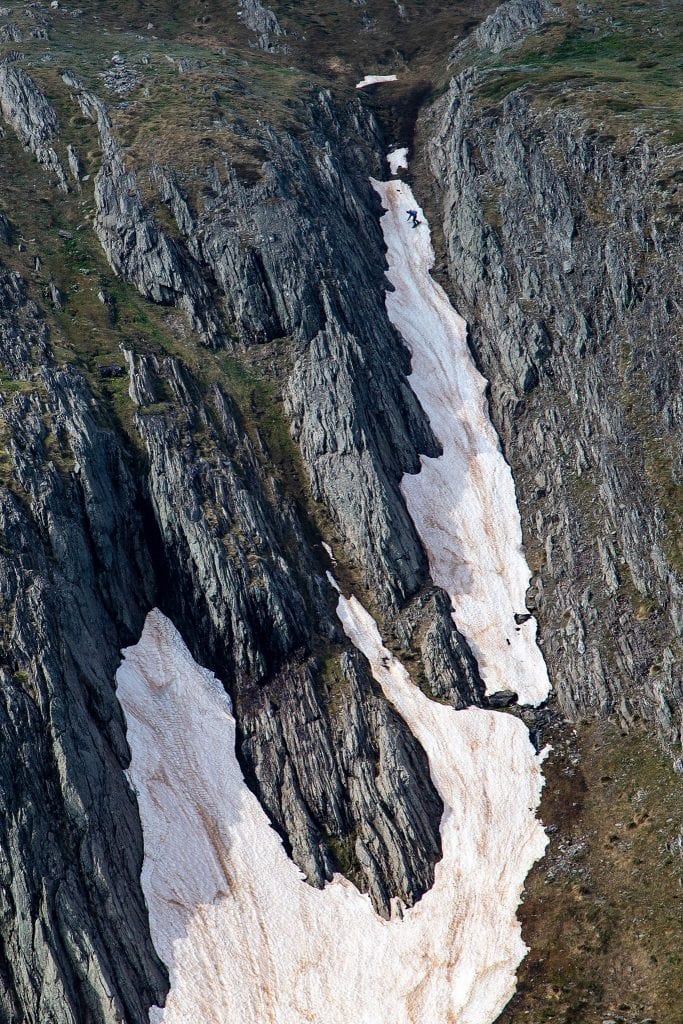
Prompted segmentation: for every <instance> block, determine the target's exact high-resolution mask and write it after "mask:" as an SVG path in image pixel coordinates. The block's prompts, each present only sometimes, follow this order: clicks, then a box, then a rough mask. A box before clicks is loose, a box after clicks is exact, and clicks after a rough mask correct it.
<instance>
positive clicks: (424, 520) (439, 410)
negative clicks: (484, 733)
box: [372, 179, 550, 704]
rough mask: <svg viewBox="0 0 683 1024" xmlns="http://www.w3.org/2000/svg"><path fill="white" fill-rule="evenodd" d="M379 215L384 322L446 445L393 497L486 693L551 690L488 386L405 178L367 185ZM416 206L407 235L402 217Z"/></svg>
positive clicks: (533, 695)
mask: <svg viewBox="0 0 683 1024" xmlns="http://www.w3.org/2000/svg"><path fill="white" fill-rule="evenodd" d="M372 185H373V187H374V189H375V191H376V192H377V193H378V194H379V196H380V197H381V199H382V203H383V205H384V208H385V210H386V213H385V214H384V215H383V217H382V220H381V225H382V230H383V232H384V240H385V242H386V246H387V261H388V264H389V270H388V274H387V276H388V278H389V280H390V281H391V283H392V285H393V286H394V288H395V291H393V292H387V295H386V306H387V312H388V314H389V319H390V320H391V322H392V323H393V324H394V325H395V326H396V327H397V328H398V330H399V331H400V333H401V335H402V336H403V338H404V339H405V341H406V344H407V345H408V348H409V349H410V352H411V354H412V373H411V375H410V377H409V383H410V386H411V388H412V389H413V391H414V392H415V394H416V395H417V397H418V399H419V401H420V403H421V405H422V408H423V409H424V410H425V412H426V413H427V416H428V417H429V421H430V423H431V426H432V430H433V431H434V433H435V434H436V436H437V437H438V439H439V441H440V442H441V445H442V447H443V455H442V456H440V457H439V458H435V459H432V458H427V457H425V456H422V457H421V463H422V468H421V470H420V472H419V473H418V474H416V475H413V476H410V475H408V476H404V477H403V481H402V483H401V491H402V493H403V496H404V498H405V500H406V504H407V506H408V510H409V512H410V515H411V517H412V519H413V522H414V523H415V527H416V529H417V531H418V533H419V535H420V537H421V539H422V542H423V544H424V546H425V549H426V551H427V556H428V558H429V565H430V570H431V574H432V579H433V580H434V582H435V583H436V584H437V585H438V586H440V587H443V589H444V590H445V591H446V592H447V593H448V594H449V596H450V599H451V604H452V608H453V620H454V622H455V624H456V626H457V627H458V629H459V630H460V632H461V633H462V634H463V635H464V636H465V637H466V639H467V641H468V643H469V645H470V647H471V648H472V651H473V653H474V655H475V657H476V659H477V663H478V665H479V671H480V672H481V675H482V679H483V680H484V683H485V685H486V690H487V692H488V693H493V692H495V691H497V690H514V691H516V693H517V694H518V696H519V700H520V703H525V704H539V703H541V702H542V701H543V700H545V699H546V697H547V696H548V693H549V692H550V681H549V679H548V672H547V669H546V665H545V662H544V660H543V656H542V655H541V652H540V650H539V648H538V646H537V644H536V620H535V619H534V618H533V616H530V615H529V614H528V612H527V609H526V603H525V598H526V591H527V589H528V586H529V580H530V578H531V573H530V570H529V567H528V565H527V562H526V558H525V556H524V551H523V548H522V528H521V523H520V519H519V511H518V508H517V499H516V495H515V485H514V482H513V479H512V473H511V472H510V467H509V466H508V464H507V463H506V461H505V459H504V457H503V453H502V452H501V449H500V444H499V441H498V436H497V434H496V432H495V430H494V427H493V425H492V423H491V421H490V419H489V414H488V405H487V401H486V394H485V391H486V380H485V379H484V377H482V375H481V374H480V373H479V371H478V370H477V368H476V366H475V364H474V361H473V359H472V356H471V355H470V351H469V349H468V347H467V331H466V324H465V321H464V320H463V319H462V317H460V316H459V315H458V314H457V313H456V312H455V310H454V309H453V307H452V306H451V304H450V302H449V300H448V296H447V295H446V293H445V292H444V290H443V288H441V287H440V285H438V284H437V283H436V282H435V281H434V280H433V279H432V277H431V275H430V273H429V272H430V270H431V268H432V266H433V265H434V251H433V249H432V245H431V241H430V232H429V226H428V224H427V221H426V220H425V216H424V212H423V211H422V210H421V209H420V207H419V205H418V203H417V201H416V200H415V197H414V196H413V193H412V190H411V189H410V188H409V187H408V185H406V184H405V183H404V182H402V181H386V182H380V181H375V180H374V179H372ZM411 209H412V210H417V211H418V218H419V221H420V226H419V227H417V228H413V227H412V226H411V224H410V222H409V221H408V219H407V211H408V210H411Z"/></svg>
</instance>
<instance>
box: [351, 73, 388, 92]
mask: <svg viewBox="0 0 683 1024" xmlns="http://www.w3.org/2000/svg"><path fill="white" fill-rule="evenodd" d="M395 81H397V76H396V75H366V76H365V78H364V79H363V80H362V81H361V82H358V84H357V85H356V89H367V87H368V86H369V85H380V84H381V83H382V82H395Z"/></svg>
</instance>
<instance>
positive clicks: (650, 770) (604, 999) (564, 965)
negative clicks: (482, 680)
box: [499, 722, 683, 1024]
mask: <svg viewBox="0 0 683 1024" xmlns="http://www.w3.org/2000/svg"><path fill="white" fill-rule="evenodd" d="M551 742H553V744H554V747H555V751H554V753H553V755H551V758H550V760H549V762H548V763H547V770H546V776H547V783H546V790H545V794H544V799H543V803H542V807H541V816H542V819H543V821H544V824H545V825H546V826H550V832H551V843H550V847H549V851H548V854H547V855H546V858H545V861H544V863H543V865H542V866H541V867H540V868H538V869H536V870H535V871H534V872H533V873H532V875H531V876H530V878H529V881H528V883H527V889H526V895H525V901H524V905H523V907H522V912H521V917H522V922H523V935H524V938H525V941H526V942H527V944H528V945H529V946H530V949H531V952H530V954H529V957H528V959H527V960H526V961H525V962H524V963H523V964H522V967H521V969H520V973H519V979H520V986H519V991H518V994H517V995H516V996H515V997H514V999H513V1000H512V1002H511V1003H510V1005H509V1007H508V1008H507V1010H506V1011H505V1012H504V1013H503V1015H502V1016H501V1017H500V1019H499V1024H517V1022H520V1021H525V1022H528V1024H542V1022H543V1024H550V1022H553V1024H594V1022H600V1021H603V1020H615V1021H624V1022H628V1024H632V1022H633V1024H635V1022H640V1021H643V1020H645V1019H647V1020H652V1021H656V1022H657V1024H681V1021H683V953H682V951H681V937H682V933H683V929H682V927H681V915H682V913H683V858H682V856H681V847H680V844H679V842H678V840H679V837H680V835H681V828H682V827H683V786H681V781H680V778H679V777H677V776H676V775H675V774H674V772H673V769H672V768H671V764H670V761H669V759H668V758H666V757H665V756H664V755H663V754H662V753H661V751H659V750H657V749H656V748H654V747H653V744H652V740H651V739H650V738H648V737H647V736H645V735H643V734H641V733H640V732H639V731H637V730H635V731H633V732H632V733H631V734H629V735H626V734H625V733H622V732H621V731H620V730H619V729H618V728H617V727H616V726H615V725H614V724H611V723H607V722H603V723H595V722H592V723H588V722H583V723H579V725H578V726H577V731H576V734H575V735H572V732H571V729H570V728H568V727H567V726H566V725H565V726H564V728H563V729H562V731H561V733H560V732H559V730H558V736H557V738H553V739H552V740H551Z"/></svg>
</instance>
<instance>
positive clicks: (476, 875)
mask: <svg viewBox="0 0 683 1024" xmlns="http://www.w3.org/2000/svg"><path fill="white" fill-rule="evenodd" d="M406 155H407V154H406V153H405V151H403V150H399V151H395V152H394V153H392V154H389V156H388V160H389V166H390V169H391V171H392V172H395V171H396V170H398V168H399V167H401V166H405V161H406ZM373 185H374V187H375V188H376V190H377V191H378V193H379V194H380V196H381V197H382V201H383V203H384V206H385V208H386V210H387V212H386V213H385V215H384V216H383V218H382V227H383V230H384V236H385V239H386V243H387V249H388V261H389V277H390V279H391V281H392V284H393V285H394V287H395V289H396V290H395V291H393V292H391V293H389V294H388V295H387V310H388V312H389V316H390V318H391V320H392V322H393V323H394V324H395V326H396V327H397V329H398V330H399V331H400V333H401V334H402V335H403V337H404V338H405V341H406V343H407V344H408V346H409V347H410V350H411V353H412V360H413V366H412V371H413V372H412V375H411V377H410V383H411V385H412V387H413V389H414V391H415V393H416V395H417V396H418V398H419V399H420V401H421V402H422V405H423V407H424V409H425V411H426V412H427V414H428V416H429V418H430V421H431V424H432V428H433V430H434V432H435V433H436V435H437V436H438V437H439V439H440V441H441V443H442V446H443V455H442V456H441V457H440V458H438V459H423V460H422V469H421V471H420V473H418V474H417V475H415V476H407V477H405V478H404V480H403V483H402V489H403V493H404V496H405V499H406V502H407V504H408V508H409V510H410V513H411V515H412V516H413V519H414V521H415V524H416V527H417V529H418V531H419V533H420V535H421V537H422V540H423V543H424V544H425V547H426V550H427V553H428V557H429V561H430V565H431V571H432V576H433V579H434V581H435V582H436V583H438V584H439V585H441V586H442V587H444V589H446V590H447V592H448V593H449V595H450V597H451V601H452V606H453V617H454V620H455V622H456V623H457V625H458V627H459V628H460V629H461V631H462V632H463V633H464V634H465V636H466V637H467V638H468V640H469V641H470V644H471V646H472V648H473V650H474V652H475V655H476V656H477V659H478V661H479V664H480V668H481V670H482V674H483V676H484V678H485V680H486V684H487V687H488V689H489V690H497V689H514V690H516V691H517V693H518V695H519V698H520V701H523V702H527V703H538V702H540V701H542V700H543V699H544V698H545V697H546V695H547V692H548V689H549V684H548V677H547V673H546V671H545V666H544V664H543V659H542V657H541V654H540V651H539V650H538V648H537V647H536V644H535V632H536V626H535V623H534V621H533V619H531V618H530V617H527V615H526V610H525V605H524V597H525V591H526V587H527V584H528V580H529V571H528V568H527V566H526V563H525V561H524V556H523V552H522V543H521V530H520V522H519V515H518V512H517V506H516V501H515V492H514V485H513V482H512V477H511V474H510V470H509V467H508V466H507V465H506V463H505V461H504V459H503V456H502V453H501V451H500V447H499V444H498V440H497V437H496V434H495V431H494V430H493V427H492V425H491V423H490V421H489V419H488V415H487V407H486V399H485V394H484V389H485V382H484V380H483V378H482V377H481V376H480V375H479V374H478V372H477V370H476V368H475V366H474V364H473V362H472V359H471V357H470V353H469V351H468V349H467V344H466V339H465V325H464V323H463V321H462V320H461V319H460V317H458V315H457V314H456V313H455V311H454V310H453V309H452V307H451V306H450V304H449V302H448V299H447V297H446V295H445V293H444V292H443V291H442V290H441V289H440V288H439V287H438V286H437V285H436V284H435V283H434V282H433V281H432V279H431V277H430V274H429V271H430V268H431V266H432V263H433V253H432V248H431V243H430V237H429V228H428V226H427V224H426V222H425V220H424V215H423V213H422V211H421V210H420V208H419V207H418V205H417V203H416V202H415V200H414V197H413V195H412V193H411V191H410V189H409V188H408V186H407V185H405V184H404V183H402V182H401V181H397V180H393V181H388V182H377V181H373ZM408 210H413V211H415V213H416V215H417V220H418V222H419V223H418V226H417V227H416V228H413V227H412V225H411V222H410V221H409V219H408ZM325 549H326V550H327V551H328V553H330V555H331V549H330V548H329V546H328V545H325ZM330 581H331V583H332V584H333V585H334V586H335V587H336V583H335V581H334V580H333V579H332V577H330ZM337 589H338V588H337ZM337 613H338V615H339V619H340V621H341V623H342V626H343V629H344V631H345V633H346V635H347V636H348V638H349V639H350V641H351V642H352V643H353V644H354V645H355V646H356V647H357V648H358V649H359V650H360V651H361V652H362V653H363V654H364V655H365V657H366V658H367V659H368V662H369V665H370V668H371V671H372V674H373V676H374V678H375V680H376V681H377V682H378V684H379V685H380V686H381V688H382V690H383V692H384V694H385V696H386V698H387V699H388V700H389V701H391V703H392V704H393V705H394V706H395V707H396V709H397V711H398V713H399V714H400V715H401V716H402V717H403V719H404V720H405V722H406V723H407V725H408V727H409V728H410V729H411V731H412V732H413V733H414V735H415V736H416V738H417V739H418V740H419V741H420V743H421V744H422V746H423V748H424V750H425V753H426V755H427V758H428V761H429V768H430V774H431V777H432V781H433V783H434V786H435V788H436V789H437V791H438V793H439V794H440V796H441V798H442V800H443V803H444V813H443V817H442V820H441V839H442V849H443V857H442V860H441V861H440V862H439V863H438V864H437V865H436V867H435V876H434V885H433V886H432V888H431V889H430V890H429V892H427V893H426V894H425V895H424V896H423V898H422V899H421V900H420V901H419V902H418V903H417V904H416V905H415V906H413V907H411V908H409V909H406V908H402V907H401V906H400V905H398V903H396V904H395V906H394V915H393V917H392V919H391V920H389V921H386V920H384V919H383V918H380V917H379V916H378V915H377V914H376V913H375V912H374V910H373V908H372V904H371V902H370V900H369V898H368V897H367V896H364V895H362V894H361V893H360V892H359V891H358V890H357V889H356V888H355V886H354V885H352V884H351V883H350V882H349V881H347V880H346V879H344V878H343V877H342V876H340V875H335V877H334V879H333V881H332V882H331V883H329V884H328V885H327V886H325V888H324V889H322V890H317V889H314V888H312V887H311V886H309V885H307V884H306V882H305V881H304V879H303V877H302V875H301V873H300V871H299V869H298V868H297V867H296V865H295V864H294V863H293V862H292V861H291V860H290V859H289V857H288V856H287V854H286V852H285V850H284V848H283V846H282V842H281V840H280V838H279V837H278V835H277V834H276V833H275V831H274V830H273V829H272V828H271V826H270V823H269V821H268V818H267V816H266V814H265V812H264V810H263V808H262V807H261V805H260V803H259V801H258V800H257V798H256V797H255V796H254V794H253V793H252V792H251V791H250V790H249V788H248V787H247V785H246V783H245V782H244V778H243V776H242V773H241V771H240V767H239V763H238V761H237V758H236V755H235V720H234V718H233V716H232V711H231V706H230V701H229V698H228V697H227V696H226V694H225V692H224V690H223V687H222V686H221V684H220V683H219V682H218V680H216V679H215V677H214V676H213V675H211V673H209V672H207V671H206V670H205V669H202V668H200V666H198V665H197V664H196V663H195V662H194V661H193V659H192V657H191V655H190V653H189V651H188V650H187V648H186V647H185V644H184V643H183V641H182V639H181V637H180V635H179V634H178V632H177V631H176V629H175V628H174V626H173V624H172V623H171V622H170V621H169V620H168V619H166V618H165V617H164V616H163V615H162V614H161V612H159V611H157V610H154V611H152V612H150V614H149V616H148V617H147V621H146V623H145V627H144V630H143V634H142V637H141V639H140V641H139V642H138V644H136V645H135V646H134V647H131V648H129V649H127V650H126V651H124V660H123V662H122V664H121V667H120V668H119V670H118V673H117V694H118V697H119V700H120V702H121V705H122V707H123V709H124V712H125V716H126V722H127V735H128V742H129V744H130V749H131V765H130V768H129V770H128V775H129V779H130V782H131V784H132V785H133V787H134V789H135V792H136V794H137V799H138V805H139V809H140V817H141V821H142V827H143V833H144V843H145V859H144V865H143V871H142V876H141V881H142V887H143V891H144V893H145V897H146V900H147V904H148V907H149V915H150V927H151V933H152V939H153V941H154V944H155V946H156V949H157V951H158V953H159V955H160V957H161V958H162V960H163V961H164V963H165V964H166V966H167V968H168V971H169V976H170V991H169V994H168V998H167V1001H166V1005H165V1007H163V1008H160V1007H154V1008H152V1010H151V1011H150V1022H151V1024H188V1022H189V1021H193V1022H195V1024H224V1022H225V1021H230V1022H231V1024H254V1022H258V1024H303V1022H304V1021H314V1022H315V1024H448V1022H451V1021H457V1022H458V1024H492V1022H493V1021H494V1020H495V1018H496V1017H497V1016H498V1014H499V1013H500V1012H501V1010H502V1009H503V1007H504V1006H505V1004H506V1002H507V1001H508V1000H509V999H510V997H511V996H512V995H513V993H514V991H515V985H516V971H517V967H518V965H519V963H520V961H521V959H522V957H523V956H524V954H525V952H526V947H525V945H524V943H523V941H522V937H521V928H520V924H519V921H518V920H517V916H516V915H517V907H518V905H519V901H520V898H521V893H522V889H523V885H524V880H525V878H526V876H527V874H528V872H529V870H530V868H531V866H532V865H533V863H534V862H535V861H536V860H537V859H538V858H539V857H541V856H542V854H543V851H544V849H545V845H546V842H547V840H546V836H545V833H544V831H543V828H542V826H541V824H540V822H539V821H538V819H537V817H536V810H537V807H538V804H539V801H540V796H541V790H542V786H543V776H542V772H541V762H542V755H537V754H536V752H535V750H534V748H533V745H532V744H531V741H530V738H529V734H528V731H527V729H526V727H525V726H524V723H523V722H522V721H520V719H518V718H516V717H514V716H512V715H510V714H506V713H501V712H498V711H489V710H483V709H480V708H468V709H466V710H463V711H455V710H454V709H453V708H450V707H447V706H445V705H442V704H440V703H437V702H435V701H432V700H430V699H429V698H428V697H427V696H425V694H424V693H422V692H421V690H419V689H418V688H417V687H416V686H415V685H414V684H413V683H412V681H411V679H410V676H409V674H408V672H407V671H406V669H405V668H404V666H403V665H402V664H401V663H400V661H398V660H397V659H396V658H395V657H394V656H393V655H392V654H391V652H390V651H389V650H387V649H386V648H385V647H384V645H383V643H382V640H381V637H380V633H379V630H378V628H377V625H376V623H375V621H374V620H373V619H372V617H371V616H370V615H369V614H368V612H366V611H365V609H364V608H363V607H362V606H361V605H360V603H359V602H358V601H357V600H356V598H355V597H350V598H346V597H344V596H343V595H342V594H341V593H340V594H339V599H338V605H337Z"/></svg>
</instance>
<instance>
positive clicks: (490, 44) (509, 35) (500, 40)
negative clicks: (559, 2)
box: [474, 0, 561, 53]
mask: <svg viewBox="0 0 683 1024" xmlns="http://www.w3.org/2000/svg"><path fill="white" fill-rule="evenodd" d="M560 13H561V12H560V10H559V9H558V8H557V7H554V6H553V5H552V4H551V3H548V0H505V2H504V3H502V4H501V5H500V7H497V8H496V10H495V11H494V12H493V14H489V16H488V18H485V19H484V21H482V23H481V25H479V27H478V28H477V29H476V30H475V32H474V41H475V43H476V45H477V46H478V47H479V49H480V50H491V51H492V52H493V53H500V52H501V51H502V50H507V49H508V48H509V47H510V46H514V44H515V43H519V42H521V40H522V39H524V38H525V36H527V35H529V33H531V32H535V31H536V29H537V28H539V26H540V25H542V24H543V22H544V21H545V20H546V19H547V18H548V17H550V16H552V15H557V14H560Z"/></svg>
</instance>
